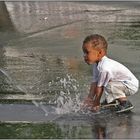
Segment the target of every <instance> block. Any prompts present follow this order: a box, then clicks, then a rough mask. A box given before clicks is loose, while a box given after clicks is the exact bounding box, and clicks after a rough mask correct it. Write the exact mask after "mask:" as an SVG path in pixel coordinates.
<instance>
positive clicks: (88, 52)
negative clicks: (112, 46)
mask: <svg viewBox="0 0 140 140" xmlns="http://www.w3.org/2000/svg"><path fill="white" fill-rule="evenodd" d="M83 52H84V60H85V62H86V63H87V64H89V65H90V64H93V63H96V62H98V61H99V59H100V55H99V54H100V52H99V50H98V49H97V48H94V47H93V44H92V43H91V42H88V43H85V44H84V45H83Z"/></svg>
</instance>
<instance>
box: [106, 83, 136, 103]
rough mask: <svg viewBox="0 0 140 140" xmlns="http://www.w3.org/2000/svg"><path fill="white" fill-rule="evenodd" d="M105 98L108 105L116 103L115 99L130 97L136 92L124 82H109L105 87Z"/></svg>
mask: <svg viewBox="0 0 140 140" xmlns="http://www.w3.org/2000/svg"><path fill="white" fill-rule="evenodd" d="M104 92H105V97H106V100H107V102H108V103H110V102H112V101H114V100H115V99H118V98H122V97H126V96H130V95H133V94H135V93H136V92H135V91H134V90H132V89H130V88H128V87H127V86H126V85H125V84H124V83H123V82H119V81H118V82H109V83H108V85H107V86H106V87H105V90H104Z"/></svg>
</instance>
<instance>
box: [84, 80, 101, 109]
mask: <svg viewBox="0 0 140 140" xmlns="http://www.w3.org/2000/svg"><path fill="white" fill-rule="evenodd" d="M102 94H103V87H98V86H97V83H92V84H91V87H90V92H89V94H88V96H87V98H86V99H85V101H84V104H85V105H86V106H87V107H91V108H92V109H93V110H98V108H99V105H100V99H101V96H102Z"/></svg>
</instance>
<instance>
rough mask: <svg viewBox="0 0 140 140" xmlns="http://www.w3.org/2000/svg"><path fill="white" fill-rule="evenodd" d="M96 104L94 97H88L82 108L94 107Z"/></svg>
mask: <svg viewBox="0 0 140 140" xmlns="http://www.w3.org/2000/svg"><path fill="white" fill-rule="evenodd" d="M93 105H94V102H93V99H91V98H89V97H86V98H85V100H84V101H83V103H82V106H81V108H82V109H83V108H92V107H93Z"/></svg>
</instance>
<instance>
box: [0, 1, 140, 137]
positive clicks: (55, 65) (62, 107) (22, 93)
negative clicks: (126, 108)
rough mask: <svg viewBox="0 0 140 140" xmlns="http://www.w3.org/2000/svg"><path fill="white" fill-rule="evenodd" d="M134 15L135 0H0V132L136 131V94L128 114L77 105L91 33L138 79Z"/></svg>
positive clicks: (138, 20) (87, 74)
mask: <svg viewBox="0 0 140 140" xmlns="http://www.w3.org/2000/svg"><path fill="white" fill-rule="evenodd" d="M139 15H140V10H139V2H130V3H129V2H127V3H125V2H122V3H121V4H120V3H118V2H104V3H103V2H37V1H36V2H0V36H1V37H0V41H1V44H0V98H1V99H0V102H1V104H0V110H1V114H0V121H1V124H0V130H1V131H0V138H140V135H139V129H140V127H139V113H140V110H139V104H140V103H139V99H138V98H139V94H137V95H135V96H133V97H132V98H131V101H132V102H133V104H134V105H135V108H134V110H133V113H130V114H122V115H107V116H100V115H98V116H95V115H89V114H78V113H76V112H78V110H79V105H80V101H81V99H82V98H83V97H84V96H86V93H87V92H88V89H89V84H90V81H91V79H92V78H91V75H92V68H91V67H90V66H87V65H86V64H84V61H83V56H82V55H83V54H82V50H81V45H82V41H83V39H84V37H85V36H87V35H88V34H91V33H98V34H102V35H104V36H105V37H106V38H107V40H108V43H109V48H108V55H109V56H110V57H112V58H113V59H116V60H118V61H120V62H122V63H123V64H125V65H126V66H127V67H129V68H130V69H131V70H132V71H133V73H134V74H135V75H136V76H137V77H138V79H140V73H139V69H140V52H139V50H140V49H139V45H140V41H139V37H140V32H139V28H140V17H139ZM54 106H55V107H56V109H57V113H55V114H51V113H50V112H53V110H54V108H53V107H54ZM48 109H49V111H48ZM72 113H74V114H72ZM52 120H53V121H52ZM5 132H6V133H5Z"/></svg>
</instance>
